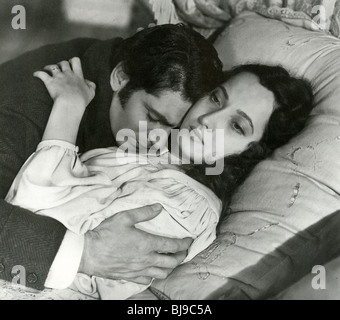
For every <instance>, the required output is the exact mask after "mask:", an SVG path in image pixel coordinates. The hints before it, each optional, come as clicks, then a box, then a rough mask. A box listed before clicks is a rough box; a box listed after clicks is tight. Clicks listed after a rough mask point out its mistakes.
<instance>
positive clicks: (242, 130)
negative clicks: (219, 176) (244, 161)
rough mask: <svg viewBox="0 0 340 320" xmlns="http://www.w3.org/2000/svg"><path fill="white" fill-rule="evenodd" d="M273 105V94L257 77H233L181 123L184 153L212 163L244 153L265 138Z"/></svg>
mask: <svg viewBox="0 0 340 320" xmlns="http://www.w3.org/2000/svg"><path fill="white" fill-rule="evenodd" d="M274 105H275V98H274V94H273V93H272V92H271V91H270V90H268V89H267V88H265V87H264V86H262V85H261V84H260V81H259V79H258V77H257V76H255V75H254V74H252V73H248V72H243V73H240V74H238V75H236V76H234V77H232V78H231V79H229V80H227V81H226V82H225V83H224V84H222V85H221V86H220V87H218V88H216V89H215V90H214V91H213V92H212V93H211V94H210V95H209V96H206V97H204V98H202V99H201V100H200V101H198V102H197V103H196V104H195V105H194V106H193V107H192V108H191V110H190V111H189V113H188V114H187V116H186V117H185V119H184V121H183V123H182V126H181V132H184V133H185V134H184V136H183V134H182V138H181V139H179V141H178V144H179V148H180V150H181V152H182V156H183V155H184V156H185V157H187V158H188V157H190V159H191V161H193V160H194V159H195V161H197V159H200V158H201V159H202V160H203V161H202V162H203V163H210V162H213V161H216V160H218V159H221V158H224V157H226V156H229V155H233V154H238V153H241V152H243V151H244V150H246V149H247V148H248V146H249V144H250V143H251V142H255V141H259V140H260V139H261V138H262V135H263V133H264V130H265V128H266V125H267V123H268V121H269V118H270V116H271V114H272V112H273V110H274ZM182 129H187V130H182ZM218 129H220V130H218ZM185 135H187V137H185ZM198 161H199V160H198Z"/></svg>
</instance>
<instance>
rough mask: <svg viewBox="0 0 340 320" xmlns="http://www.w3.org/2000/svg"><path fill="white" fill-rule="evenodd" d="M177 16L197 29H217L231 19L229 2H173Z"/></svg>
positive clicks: (226, 0)
mask: <svg viewBox="0 0 340 320" xmlns="http://www.w3.org/2000/svg"><path fill="white" fill-rule="evenodd" d="M173 2H174V4H175V6H176V10H177V14H178V16H179V17H180V18H181V19H182V20H183V21H185V22H187V23H189V24H191V25H193V26H195V27H199V28H206V29H217V28H220V27H223V26H224V25H225V23H226V22H227V21H229V20H230V19H231V15H230V12H229V6H228V2H229V0H173Z"/></svg>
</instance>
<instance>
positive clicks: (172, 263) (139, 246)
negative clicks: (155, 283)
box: [79, 204, 192, 284]
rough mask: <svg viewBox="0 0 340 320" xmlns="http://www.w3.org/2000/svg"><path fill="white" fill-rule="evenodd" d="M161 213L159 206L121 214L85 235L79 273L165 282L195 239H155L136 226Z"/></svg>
mask: <svg viewBox="0 0 340 320" xmlns="http://www.w3.org/2000/svg"><path fill="white" fill-rule="evenodd" d="M161 211H162V206H161V205H157V204H156V205H153V206H147V207H144V208H138V209H135V210H130V211H125V212H121V213H118V214H116V215H114V216H113V217H111V218H110V219H107V220H105V221H104V222H102V223H101V224H100V225H99V226H98V227H97V228H96V229H94V230H93V231H89V232H88V233H86V235H85V247H84V253H83V257H82V261H81V264H80V268H79V272H80V273H85V274H87V275H90V276H93V275H95V276H98V277H103V278H109V279H120V280H128V281H133V282H137V283H141V284H149V283H150V282H151V280H152V279H153V278H155V279H165V278H166V277H167V276H168V275H169V274H170V273H171V272H172V270H173V269H174V268H175V267H177V266H178V265H179V264H180V263H181V262H183V260H184V259H185V257H186V255H187V250H188V248H189V246H190V245H191V243H192V239H189V238H188V239H183V240H181V239H170V238H165V237H160V236H155V235H152V234H148V233H146V232H144V231H141V230H139V229H137V228H136V227H135V224H137V223H139V222H143V221H148V220H152V219H153V218H155V217H156V216H158V215H159V213H160V212H161Z"/></svg>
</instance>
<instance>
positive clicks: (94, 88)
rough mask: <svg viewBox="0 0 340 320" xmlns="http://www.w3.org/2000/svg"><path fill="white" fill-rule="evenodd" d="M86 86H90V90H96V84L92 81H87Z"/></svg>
mask: <svg viewBox="0 0 340 320" xmlns="http://www.w3.org/2000/svg"><path fill="white" fill-rule="evenodd" d="M85 82H86V84H87V85H88V87H89V88H91V89H93V90H96V84H95V83H94V82H92V81H90V80H87V79H85Z"/></svg>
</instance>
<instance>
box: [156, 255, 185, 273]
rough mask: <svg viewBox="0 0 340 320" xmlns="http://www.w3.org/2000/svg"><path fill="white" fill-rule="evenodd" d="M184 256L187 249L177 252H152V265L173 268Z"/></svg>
mask: <svg viewBox="0 0 340 320" xmlns="http://www.w3.org/2000/svg"><path fill="white" fill-rule="evenodd" d="M186 256H187V251H182V252H178V253H176V254H160V253H154V254H153V255H152V256H151V257H152V266H154V267H158V268H164V269H172V270H173V269H175V268H176V267H177V266H179V265H180V264H181V263H182V262H183V261H184V259H185V258H186Z"/></svg>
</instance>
